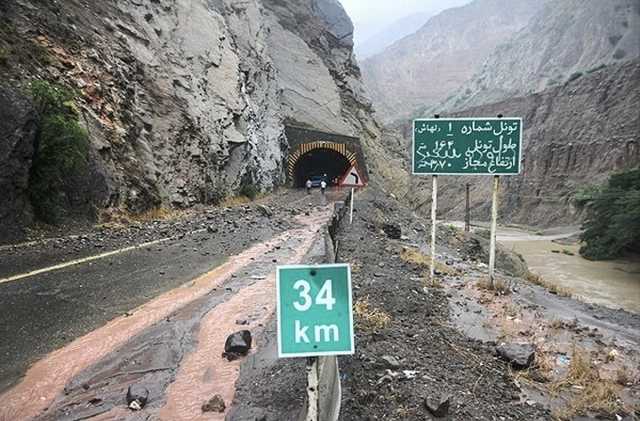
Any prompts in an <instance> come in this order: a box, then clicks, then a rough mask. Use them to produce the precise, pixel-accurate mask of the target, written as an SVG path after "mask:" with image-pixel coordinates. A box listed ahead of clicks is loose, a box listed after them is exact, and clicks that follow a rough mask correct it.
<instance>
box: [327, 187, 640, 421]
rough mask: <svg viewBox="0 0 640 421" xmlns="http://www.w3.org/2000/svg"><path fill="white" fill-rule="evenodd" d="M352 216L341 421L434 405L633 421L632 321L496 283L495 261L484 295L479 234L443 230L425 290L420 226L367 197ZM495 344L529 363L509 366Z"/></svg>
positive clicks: (467, 412) (390, 416)
mask: <svg viewBox="0 0 640 421" xmlns="http://www.w3.org/2000/svg"><path fill="white" fill-rule="evenodd" d="M356 209H357V212H356V217H355V218H354V224H353V226H345V227H343V229H342V230H341V231H340V233H339V244H340V245H341V246H340V250H339V253H338V257H339V259H340V260H341V261H344V262H349V263H351V265H352V268H353V282H354V295H355V296H354V302H355V303H356V304H355V305H356V307H355V309H356V321H357V328H356V337H357V339H356V355H355V356H354V357H352V358H346V359H342V360H341V367H342V368H343V371H344V372H343V376H344V379H345V380H344V382H343V388H344V397H343V404H344V405H343V411H342V419H344V420H356V419H385V420H405V419H432V418H433V411H432V410H434V409H437V408H435V407H434V405H435V406H436V407H437V404H438V403H439V402H447V405H448V415H447V416H448V419H452V420H453V419H456V420H457V419H505V420H510V419H514V420H515V419H518V420H530V419H532V420H537V419H595V418H596V417H601V418H604V419H612V420H619V419H628V420H631V419H634V418H633V417H634V416H636V415H634V412H636V411H637V410H638V408H637V406H636V405H637V404H636V403H637V402H638V401H640V389H639V386H638V384H639V379H638V372H637V367H638V364H639V363H640V358H639V354H638V349H640V334H639V332H640V316H638V315H634V314H632V313H628V312H626V311H620V310H612V309H609V308H606V307H602V306H598V305H593V304H588V303H584V302H580V301H577V300H574V299H572V298H570V297H568V296H562V295H558V294H554V293H553V292H552V291H549V290H547V289H545V288H543V287H541V286H538V285H534V284H531V283H530V282H528V281H526V280H525V279H523V278H519V277H512V276H507V275H505V272H504V269H505V268H506V267H505V265H504V262H500V261H498V271H499V284H500V286H501V288H500V291H498V292H496V291H492V290H488V289H487V288H486V279H487V265H486V262H485V261H484V257H485V256H484V252H483V251H482V250H478V244H480V242H479V240H478V237H477V236H474V235H471V236H469V235H464V233H462V232H461V231H459V230H456V229H455V228H453V227H450V226H448V225H447V224H442V225H441V226H440V229H439V230H438V243H437V258H438V260H437V262H436V273H437V274H438V276H437V281H436V283H435V284H433V285H432V284H430V283H428V282H427V280H426V278H425V276H427V274H428V270H429V263H430V262H429V257H428V247H427V244H426V242H425V239H426V238H427V234H428V232H429V231H428V227H427V226H426V224H424V223H423V222H421V221H424V220H421V219H420V218H418V217H416V216H415V215H413V214H411V212H409V211H408V210H407V209H406V208H404V207H403V206H402V204H401V203H399V202H398V201H396V200H395V199H393V198H388V197H386V196H385V195H383V194H380V193H379V192H375V191H371V190H369V191H365V192H363V193H361V195H360V196H357V197H356ZM385 224H391V225H393V226H395V227H401V235H400V236H399V238H397V237H394V238H389V235H388V233H385V230H384V229H385V227H386V225H385ZM390 232H392V233H393V230H391V231H390ZM561 234H563V235H564V234H566V233H552V234H550V235H561ZM533 235H536V234H535V233H534V234H533ZM503 252H504V249H503ZM501 345H505V346H507V347H516V348H517V347H518V346H523V347H524V348H525V349H529V350H531V358H532V361H530V363H529V364H527V366H526V367H518V368H519V369H516V368H514V366H513V365H512V364H509V363H507V362H505V361H503V359H502V358H500V357H499V356H498V348H499V347H500V346H501ZM434 402H435V404H434ZM429 408H431V409H429Z"/></svg>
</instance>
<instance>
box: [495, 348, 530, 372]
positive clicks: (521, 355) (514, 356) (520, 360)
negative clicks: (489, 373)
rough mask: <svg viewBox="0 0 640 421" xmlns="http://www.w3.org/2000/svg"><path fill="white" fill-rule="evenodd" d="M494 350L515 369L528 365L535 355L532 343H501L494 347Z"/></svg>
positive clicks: (522, 368)
mask: <svg viewBox="0 0 640 421" xmlns="http://www.w3.org/2000/svg"><path fill="white" fill-rule="evenodd" d="M496 352H497V353H498V356H499V357H500V358H502V359H503V360H505V361H507V362H508V363H510V364H511V366H512V367H513V368H515V369H516V370H524V369H525V368H528V367H530V366H531V364H533V361H534V360H535V357H536V348H535V346H534V345H533V344H501V345H499V346H498V347H497V348H496Z"/></svg>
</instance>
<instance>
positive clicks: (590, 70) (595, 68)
mask: <svg viewBox="0 0 640 421" xmlns="http://www.w3.org/2000/svg"><path fill="white" fill-rule="evenodd" d="M606 67H607V65H606V64H604V63H602V64H601V65H599V66H596V67H594V68H592V69H589V70H587V73H594V72H597V71H598V70H602V69H604V68H606Z"/></svg>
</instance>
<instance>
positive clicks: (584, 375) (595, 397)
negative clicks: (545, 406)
mask: <svg viewBox="0 0 640 421" xmlns="http://www.w3.org/2000/svg"><path fill="white" fill-rule="evenodd" d="M564 386H572V392H573V391H577V392H575V395H574V397H573V398H572V399H571V400H570V401H569V402H568V403H567V405H566V407H565V408H562V409H561V410H559V411H557V412H556V414H555V415H556V417H557V418H559V419H562V420H568V419H573V418H574V417H576V416H580V415H587V413H589V412H595V413H597V414H602V415H607V416H611V415H614V414H616V413H617V412H619V411H620V410H622V402H621V400H620V398H619V396H618V391H619V389H620V387H619V386H618V385H616V384H615V383H614V382H613V381H611V380H607V379H603V378H601V377H600V373H599V372H598V369H597V367H595V366H594V364H593V363H592V362H591V359H590V358H589V354H588V353H587V352H585V351H583V350H580V349H578V348H577V347H576V346H575V345H574V346H573V349H572V353H571V361H570V363H569V368H568V370H567V375H566V378H565V379H563V380H561V381H560V382H558V383H556V384H555V385H554V389H555V390H559V389H560V388H561V387H564Z"/></svg>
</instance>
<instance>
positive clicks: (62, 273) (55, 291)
mask: <svg viewBox="0 0 640 421" xmlns="http://www.w3.org/2000/svg"><path fill="white" fill-rule="evenodd" d="M323 201H324V202H325V203H326V200H325V199H324V198H320V196H319V193H318V194H315V195H314V196H312V197H309V196H306V195H305V194H303V192H300V191H286V192H282V193H280V194H278V195H274V196H272V197H270V198H268V199H265V200H263V201H261V202H262V203H264V204H266V205H267V206H269V207H270V208H271V209H272V210H273V211H274V214H273V215H272V216H268V215H264V214H263V212H261V211H260V209H258V208H257V206H256V204H255V203H254V204H251V205H248V206H240V207H236V208H230V209H219V208H218V209H210V210H206V211H202V212H200V213H197V214H192V215H190V217H189V218H188V219H186V220H179V221H175V222H167V221H156V222H150V223H147V224H142V225H141V226H137V227H134V228H133V229H132V228H127V229H124V230H112V231H105V230H98V231H94V232H89V233H86V235H83V236H79V237H78V236H74V237H69V238H61V239H57V240H52V241H46V242H38V243H36V244H30V245H26V246H20V247H11V246H9V247H6V246H5V247H2V248H1V249H0V308H2V312H0V338H1V340H0V393H1V392H4V391H6V390H7V389H8V388H9V387H11V386H12V385H15V384H16V383H17V382H18V381H19V379H20V378H21V376H23V375H24V373H25V371H26V369H27V368H28V367H29V365H31V364H32V363H33V362H35V361H36V360H38V359H39V358H41V357H42V356H44V355H46V354H48V353H50V352H51V351H54V350H56V349H59V348H61V347H63V346H64V345H66V344H68V343H69V342H71V341H72V340H74V339H76V338H78V337H80V336H83V335H85V334H87V333H88V332H91V331H92V330H94V329H96V328H98V327H100V326H102V325H104V324H105V323H107V322H108V321H110V320H112V319H114V318H115V317H118V316H121V315H123V314H126V313H127V312H129V311H131V310H132V309H134V308H136V307H137V306H139V305H141V304H143V303H145V302H147V301H149V300H151V299H153V298H154V297H157V296H158V295H160V294H162V293H164V292H166V291H169V290H171V289H174V288H176V287H178V286H180V285H183V284H185V283H187V282H189V281H190V280H192V279H194V278H196V277H197V276H199V275H201V274H203V273H206V272H208V271H210V270H212V269H213V268H215V267H217V266H218V265H220V264H221V263H223V262H224V261H225V260H226V259H227V256H232V255H235V254H237V253H239V252H240V251H242V250H245V249H247V248H248V247H249V246H250V245H251V244H254V243H256V242H260V241H264V240H267V239H269V238H272V237H273V236H275V235H277V234H278V233H280V232H282V231H284V230H285V229H287V228H290V227H291V225H292V223H291V220H292V214H293V213H302V212H304V211H303V210H302V209H303V207H304V206H307V205H308V204H309V202H313V203H316V204H320V203H321V202H323ZM207 228H208V229H207ZM160 239H165V241H162V242H160V243H157V244H153V245H149V246H144V247H141V248H137V249H134V250H129V251H125V252H122V253H118V254H114V255H110V256H107V257H103V258H99V259H95V260H92V261H89V262H85V263H80V264H75V265H71V266H68V267H65V268H61V269H57V270H51V271H47V272H44V273H40V274H37V275H34V276H26V277H24V278H21V279H17V280H12V281H8V279H11V278H10V277H12V276H15V275H19V274H22V273H28V272H30V271H33V270H37V269H42V268H47V267H50V266H52V265H57V264H60V263H64V262H69V261H73V260H75V259H80V258H86V257H89V256H95V255H97V254H101V253H106V252H110V251H114V250H118V249H121V248H124V247H130V246H135V245H140V244H144V243H147V242H149V241H157V240H160Z"/></svg>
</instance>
